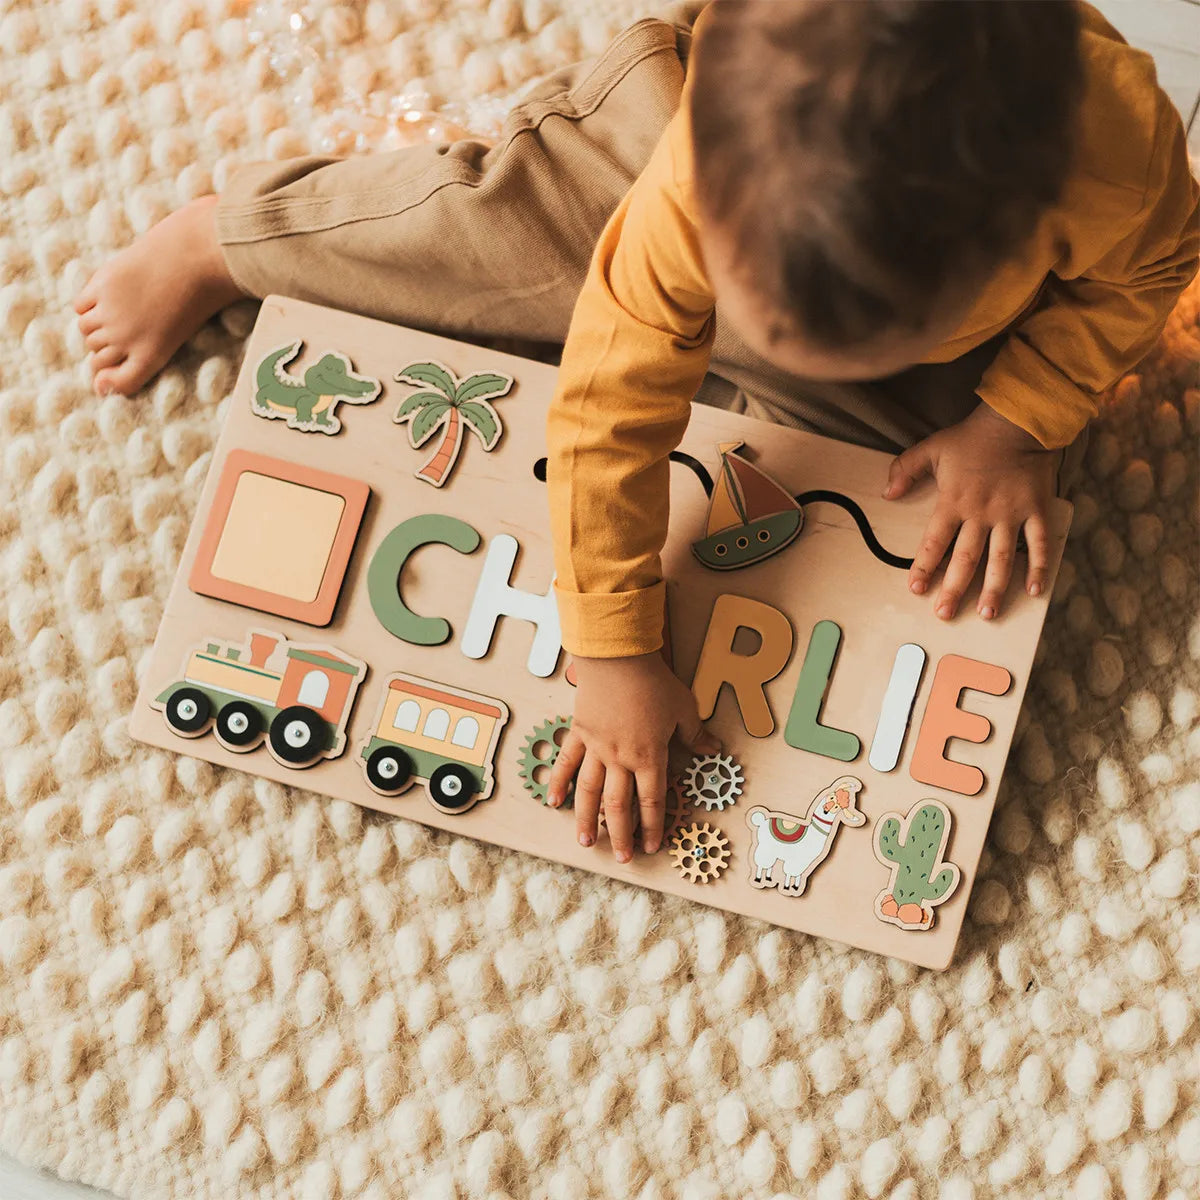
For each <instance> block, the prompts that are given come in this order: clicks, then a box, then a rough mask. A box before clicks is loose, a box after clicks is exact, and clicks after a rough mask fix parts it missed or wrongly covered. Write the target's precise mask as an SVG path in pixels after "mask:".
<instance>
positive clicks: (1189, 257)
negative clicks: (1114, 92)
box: [977, 98, 1200, 449]
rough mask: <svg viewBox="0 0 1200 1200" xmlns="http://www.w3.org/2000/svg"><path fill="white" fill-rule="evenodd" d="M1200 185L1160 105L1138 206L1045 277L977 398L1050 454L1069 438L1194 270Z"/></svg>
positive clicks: (1150, 336)
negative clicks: (1086, 257)
mask: <svg viewBox="0 0 1200 1200" xmlns="http://www.w3.org/2000/svg"><path fill="white" fill-rule="evenodd" d="M1198 199H1200V187H1198V185H1197V183H1196V180H1195V179H1194V178H1193V177H1192V174H1191V171H1190V169H1189V165H1188V158H1187V148H1186V144H1185V141H1184V134H1183V127H1182V125H1181V124H1180V121H1179V118H1178V117H1177V116H1176V115H1175V112H1174V110H1173V109H1171V108H1170V107H1169V105H1168V102H1167V101H1166V100H1165V98H1164V100H1163V102H1162V105H1161V106H1160V117H1159V121H1158V126H1157V133H1156V136H1155V139H1154V147H1153V152H1152V154H1151V156H1150V165H1149V171H1148V177H1147V179H1146V186H1145V188H1144V190H1143V192H1142V202H1141V204H1140V205H1137V206H1135V207H1136V211H1134V212H1133V213H1132V214H1131V215H1130V216H1129V218H1128V220H1127V221H1126V222H1124V223H1123V225H1122V227H1121V228H1119V229H1118V230H1115V231H1113V233H1114V235H1115V236H1114V237H1113V238H1109V239H1108V240H1107V245H1106V248H1105V249H1104V252H1103V253H1102V254H1101V255H1100V256H1099V257H1097V258H1096V259H1095V261H1093V262H1092V263H1090V264H1089V265H1088V266H1087V268H1086V269H1085V270H1083V271H1082V272H1080V273H1079V274H1078V275H1077V276H1075V277H1073V278H1061V277H1059V276H1057V275H1051V276H1050V277H1049V279H1048V281H1047V284H1046V287H1045V289H1044V290H1043V294H1042V299H1041V301H1040V303H1039V305H1038V307H1037V308H1036V309H1035V310H1034V312H1033V313H1032V314H1031V315H1030V316H1029V317H1028V318H1027V319H1026V320H1024V321H1023V322H1022V323H1021V324H1020V325H1019V326H1018V327H1017V328H1016V329H1015V330H1014V331H1013V333H1012V335H1011V336H1010V337H1009V339H1008V341H1007V342H1006V343H1005V345H1004V346H1003V347H1002V348H1001V350H1000V353H999V354H998V355H997V356H996V358H995V359H994V360H993V362H992V364H991V366H990V367H989V368H988V370H987V371H986V372H985V373H984V376H983V379H982V380H981V381H980V384H979V387H978V389H977V391H978V394H979V396H980V397H981V398H982V399H983V400H984V401H986V402H987V404H989V405H990V406H991V407H992V408H993V409H995V410H996V411H997V412H998V413H1000V414H1001V416H1004V417H1006V418H1007V419H1008V420H1010V421H1012V422H1013V423H1014V424H1015V425H1019V426H1020V427H1021V428H1023V429H1025V430H1027V431H1028V432H1029V433H1031V434H1033V436H1034V437H1036V438H1037V439H1038V441H1039V442H1041V444H1042V445H1043V446H1045V447H1047V448H1048V449H1054V448H1058V447H1061V446H1066V445H1068V444H1069V443H1070V442H1072V441H1073V440H1074V439H1075V437H1076V436H1077V435H1078V433H1079V432H1080V430H1082V429H1083V427H1084V426H1085V425H1086V424H1087V422H1088V421H1089V420H1090V419H1091V418H1092V417H1093V416H1095V415H1096V412H1097V411H1098V409H1099V404H1100V396H1101V394H1102V393H1103V392H1104V391H1105V390H1106V389H1108V388H1109V387H1111V386H1112V385H1113V384H1114V383H1115V382H1116V381H1117V380H1118V379H1119V378H1120V377H1121V376H1122V375H1123V374H1124V373H1125V372H1126V371H1128V370H1129V369H1130V368H1132V367H1133V366H1135V365H1136V364H1137V363H1138V361H1139V360H1140V359H1141V358H1142V357H1143V356H1144V355H1145V354H1146V353H1147V351H1148V350H1149V349H1150V348H1151V346H1153V344H1154V342H1155V340H1156V339H1157V338H1158V335H1159V334H1160V333H1161V332H1162V329H1163V326H1164V325H1165V324H1166V321H1167V317H1168V316H1169V315H1170V313H1171V309H1172V308H1173V307H1174V305H1175V301H1176V300H1177V299H1178V297H1179V294H1180V293H1181V292H1182V291H1183V289H1184V288H1185V287H1186V286H1187V284H1188V282H1189V281H1190V280H1191V279H1192V277H1193V276H1194V275H1195V274H1196V264H1197V254H1198V253H1200V209H1198Z"/></svg>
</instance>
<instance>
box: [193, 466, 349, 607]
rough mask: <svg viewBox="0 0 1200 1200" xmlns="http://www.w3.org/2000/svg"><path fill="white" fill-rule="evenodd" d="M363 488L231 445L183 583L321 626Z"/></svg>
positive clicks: (334, 596)
mask: <svg viewBox="0 0 1200 1200" xmlns="http://www.w3.org/2000/svg"><path fill="white" fill-rule="evenodd" d="M370 493H371V489H370V487H369V486H368V485H367V484H365V483H362V482H360V481H359V480H357V479H350V478H349V477H347V476H345V475H334V474H333V473H331V472H329V471H321V470H318V469H317V468H316V467H307V466H302V465H301V464H299V463H292V462H287V461H285V460H284V459H281V458H269V457H267V456H266V455H265V454H253V453H251V452H249V451H246V450H231V451H230V452H229V454H228V455H227V456H226V459H225V462H224V465H223V466H222V468H221V477H220V480H219V481H218V483H217V490H216V495H215V496H214V497H213V502H212V507H211V508H210V509H209V515H208V521H207V522H206V524H205V526H204V532H203V533H202V534H201V537H200V544H199V547H198V548H197V551H196V559H195V562H194V564H193V566H192V571H191V575H190V576H189V578H188V586H189V587H190V588H191V590H192V591H193V592H196V593H197V594H198V595H201V596H212V597H213V598H214V599H216V600H228V601H229V602H230V603H232V604H240V605H243V606H244V607H246V608H253V609H256V610H257V611H258V612H264V613H271V614H272V615H274V616H279V617H287V618H290V619H292V620H295V621H303V622H304V623H305V624H307V625H328V624H329V622H330V621H331V620H333V611H334V608H335V607H336V606H337V601H338V595H339V593H340V592H341V590H342V581H343V579H344V578H345V575H346V568H347V566H348V565H349V562H350V555H351V552H352V551H353V549H354V542H355V539H356V538H357V537H358V528H359V525H360V523H361V522H362V516H363V511H364V510H365V508H366V505H367V497H368V496H369V495H370Z"/></svg>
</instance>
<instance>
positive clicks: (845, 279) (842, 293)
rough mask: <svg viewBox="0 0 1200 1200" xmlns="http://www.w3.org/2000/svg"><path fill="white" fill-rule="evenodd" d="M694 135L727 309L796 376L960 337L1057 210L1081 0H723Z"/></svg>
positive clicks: (700, 47) (896, 356)
mask: <svg viewBox="0 0 1200 1200" xmlns="http://www.w3.org/2000/svg"><path fill="white" fill-rule="evenodd" d="M706 20H707V22H708V28H707V30H706V31H705V33H704V36H703V37H701V38H699V39H697V45H696V47H695V51H694V56H693V61H692V64H691V66H690V67H689V70H690V71H691V72H694V78H693V80H692V86H691V88H690V89H689V90H690V93H691V100H690V106H691V121H692V130H693V138H694V142H695V158H696V188H697V196H698V203H699V207H700V213H701V217H702V241H703V245H704V252H705V256H706V259H707V262H708V267H709V270H710V273H711V274H712V277H713V282H714V284H715V286H716V290H717V293H718V296H719V298H720V304H721V307H722V311H723V313H724V314H725V315H726V316H727V317H728V318H730V319H731V321H732V323H733V324H734V325H735V326H737V327H738V329H739V331H740V332H741V333H742V334H743V336H744V337H745V338H746V340H747V341H748V342H749V344H750V345H751V347H752V348H754V349H756V350H758V351H759V352H760V353H762V354H763V355H764V356H765V357H767V358H769V359H770V360H772V361H774V362H775V363H777V364H778V365H779V366H781V367H783V368H784V369H786V370H790V371H792V372H794V373H796V374H798V375H806V376H810V377H813V378H829V379H838V378H841V379H851V378H859V379H866V378H876V377H879V376H883V375H887V374H891V373H893V372H895V371H898V370H901V369H903V368H904V367H906V366H909V365H911V364H912V363H914V362H917V361H919V360H920V359H921V357H922V356H923V355H924V354H925V353H926V352H927V351H928V350H929V349H931V348H932V347H933V346H934V345H937V344H938V343H939V342H940V341H942V340H944V339H945V338H946V337H947V336H949V335H950V334H951V333H952V332H953V331H954V330H955V329H956V328H957V326H958V324H959V322H960V320H961V319H962V317H963V316H964V315H965V310H966V308H967V306H968V305H969V304H970V302H971V300H972V298H973V296H974V295H975V294H976V293H977V292H978V291H979V289H980V287H981V286H982V284H983V283H984V281H985V280H986V279H987V277H988V276H989V275H990V274H991V273H992V272H994V271H995V270H996V268H997V267H998V266H999V265H1000V263H1001V262H1002V260H1003V259H1004V258H1005V257H1006V256H1008V255H1010V254H1011V253H1013V252H1014V251H1015V250H1017V249H1019V247H1020V244H1021V242H1022V241H1023V240H1024V239H1025V238H1026V237H1027V236H1028V235H1029V234H1031V233H1032V229H1033V225H1034V223H1035V222H1036V220H1037V219H1038V217H1039V215H1040V214H1041V213H1043V212H1044V211H1045V210H1046V209H1047V208H1048V207H1049V206H1050V205H1052V204H1053V203H1054V202H1055V200H1056V199H1057V198H1058V195H1059V192H1060V190H1061V187H1062V184H1063V180H1064V178H1065V175H1066V171H1067V166H1068V160H1069V156H1070V150H1071V127H1072V121H1073V116H1074V111H1075V107H1076V101H1077V98H1078V94H1079V92H1080V91H1081V88H1082V68H1081V65H1080V50H1079V38H1080V16H1079V12H1078V9H1077V8H1076V6H1075V4H1074V3H1071V2H1069V0H990V2H988V3H981V2H972V0H858V2H854V0H714V4H713V5H712V7H711V10H710V11H709V13H708V16H707V18H706Z"/></svg>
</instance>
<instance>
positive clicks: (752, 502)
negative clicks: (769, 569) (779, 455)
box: [692, 442, 804, 571]
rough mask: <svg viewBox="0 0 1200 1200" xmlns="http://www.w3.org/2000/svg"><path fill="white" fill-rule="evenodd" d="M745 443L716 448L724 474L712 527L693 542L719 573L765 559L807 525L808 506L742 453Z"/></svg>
mask: <svg viewBox="0 0 1200 1200" xmlns="http://www.w3.org/2000/svg"><path fill="white" fill-rule="evenodd" d="M744 444H745V443H743V442H722V443H721V444H720V445H719V446H718V447H717V449H718V450H720V452H721V473H720V474H719V475H718V476H717V481H716V483H715V484H714V485H713V492H712V496H711V498H710V499H709V502H708V528H707V530H706V531H705V536H704V537H702V538H701V539H700V540H699V541H697V542H693V543H692V553H693V554H695V556H696V557H697V558H698V559H699V560H700V561H701V562H702V563H703V564H704V565H705V566H706V567H711V568H712V569H713V570H714V571H735V570H737V569H738V568H739V567H749V566H751V565H753V564H754V563H757V562H762V560H763V559H764V558H769V557H770V556H771V555H772V554H776V553H778V552H779V551H780V550H782V549H783V548H784V547H785V546H787V545H790V544H791V543H792V542H793V541H794V540H795V539H796V536H797V535H798V534H799V532H800V530H801V528H802V527H803V525H804V510H803V509H802V508H801V507H800V505H799V504H797V503H796V501H795V499H794V498H793V497H792V495H791V493H790V492H788V491H787V490H786V489H785V488H783V487H781V486H780V485H779V484H778V483H776V482H775V480H774V479H772V478H771V477H770V476H769V475H767V474H765V473H764V472H762V471H760V470H759V469H758V468H757V467H755V466H751V464H750V463H749V462H747V461H746V459H744V458H743V457H742V456H741V455H740V454H738V453H737V452H738V450H740V449H741V448H742V446H743V445H744Z"/></svg>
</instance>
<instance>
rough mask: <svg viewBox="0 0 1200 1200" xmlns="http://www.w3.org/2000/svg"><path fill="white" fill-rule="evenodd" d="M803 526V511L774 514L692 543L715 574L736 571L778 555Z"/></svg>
mask: <svg viewBox="0 0 1200 1200" xmlns="http://www.w3.org/2000/svg"><path fill="white" fill-rule="evenodd" d="M803 525H804V513H803V512H802V511H801V510H800V509H798V508H797V509H795V510H791V511H788V512H778V513H771V514H770V516H766V517H759V518H758V520H756V521H749V522H747V523H746V524H745V525H735V526H733V527H732V528H730V529H722V530H721V531H720V532H719V533H713V534H710V535H709V536H708V537H706V538H701V539H700V540H699V541H698V542H693V543H692V553H693V554H694V555H695V556H696V557H697V558H698V559H699V560H700V561H701V562H702V563H703V564H704V565H705V566H706V567H711V568H712V569H713V570H714V571H736V570H737V569H738V568H739V567H749V566H752V565H753V564H754V563H757V562H762V560H763V559H764V558H770V557H771V555H772V554H778V553H779V551H780V550H782V549H783V548H784V547H785V546H787V545H790V544H791V543H792V542H793V541H795V539H796V537H797V535H798V534H799V533H800V530H801V528H803Z"/></svg>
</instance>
